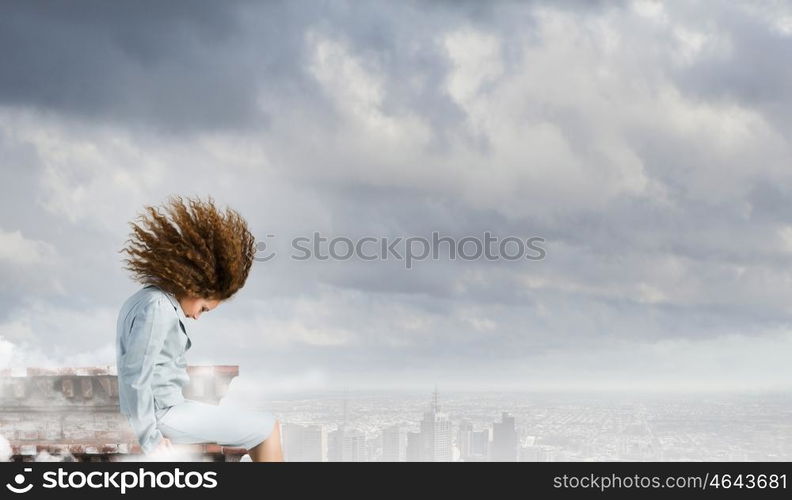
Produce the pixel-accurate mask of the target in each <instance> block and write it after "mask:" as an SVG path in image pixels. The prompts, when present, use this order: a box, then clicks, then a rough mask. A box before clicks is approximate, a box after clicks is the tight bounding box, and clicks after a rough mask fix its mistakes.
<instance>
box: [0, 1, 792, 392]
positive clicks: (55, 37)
mask: <svg viewBox="0 0 792 500" xmlns="http://www.w3.org/2000/svg"><path fill="white" fill-rule="evenodd" d="M309 6H310V8H308V7H309ZM704 8H705V6H701V5H697V4H689V3H673V2H663V3H659V2H634V3H630V4H624V5H618V6H616V5H614V4H607V3H588V2H584V3H583V4H580V3H575V2H572V3H564V4H563V5H560V6H559V5H556V4H550V3H544V2H534V3H522V2H495V3H487V4H481V3H480V2H466V3H458V2H405V3H385V2H372V3H361V4H357V3H356V4H355V5H354V8H352V6H351V5H350V4H346V3H343V2H326V3H321V4H317V3H313V2H311V3H307V4H306V3H300V2H275V3H257V2H233V3H222V4H220V3H216V2H212V3H210V2H207V3H194V2H191V3H190V4H189V8H188V7H187V4H182V3H178V2H169V3H168V4H167V5H160V4H146V3H143V4H140V3H136V4H134V6H132V5H117V4H106V3H82V4H80V5H79V6H78V7H76V6H74V5H71V6H65V5H61V4H59V3H53V4H47V5H46V6H45V5H42V4H28V3H6V4H4V5H3V6H2V7H0V10H1V11H2V12H0V47H2V48H0V51H2V54H1V55H2V58H0V61H2V62H0V161H1V162H2V163H1V164H0V181H2V182H1V183H0V186H1V187H0V193H1V194H2V199H3V208H4V210H2V211H0V235H5V236H6V237H7V240H8V241H10V242H13V244H14V245H16V247H15V248H18V249H22V251H24V250H25V249H30V248H50V249H53V251H54V254H55V255H54V256H50V257H47V258H44V259H43V261H42V262H40V263H34V264H30V263H28V264H26V265H22V264H20V262H21V261H20V259H19V258H16V257H14V256H15V255H17V254H12V253H10V251H8V252H5V253H3V254H0V256H3V257H4V258H0V277H1V278H2V279H3V281H4V283H7V284H8V286H7V287H4V289H3V290H2V292H0V298H2V299H4V300H3V305H2V306H0V336H3V337H4V338H6V339H8V340H9V341H11V342H15V343H18V342H21V341H26V342H29V343H30V345H31V346H32V347H31V348H34V347H35V346H37V345H38V346H46V345H52V344H53V343H54V344H55V345H57V346H58V354H57V355H53V356H52V357H53V359H59V360H62V361H64V362H65V361H67V360H68V359H70V356H71V357H72V358H71V359H80V360H84V361H85V362H96V363H98V364H106V363H107V362H110V361H112V360H105V359H104V356H105V355H106V349H105V348H104V347H103V346H105V344H106V342H107V341H108V340H107V339H102V338H98V337H99V336H100V335H101V334H100V333H99V332H101V331H103V329H105V330H107V331H108V332H110V333H109V334H108V338H111V337H112V333H113V329H114V327H115V325H114V323H113V321H112V311H113V310H115V309H116V308H117V307H118V306H119V305H120V303H121V302H122V301H123V299H124V298H125V297H126V296H127V295H129V294H130V293H132V291H134V288H135V285H134V284H133V283H131V282H130V281H129V280H128V278H127V277H126V276H125V273H124V272H123V271H122V270H121V269H120V256H119V255H118V253H117V250H118V249H120V247H121V246H122V244H123V240H124V239H125V238H126V235H127V232H128V226H127V222H128V221H129V220H131V219H132V217H134V215H135V213H136V212H137V211H138V210H139V209H140V208H141V207H142V206H143V205H144V204H152V203H159V202H160V201H162V200H163V199H164V198H165V197H166V196H167V195H168V194H171V193H180V194H200V195H206V194H212V196H214V197H215V199H217V200H220V201H221V202H223V203H228V204H230V205H232V206H233V207H234V208H236V209H238V210H239V211H240V212H241V213H243V214H244V215H245V216H246V217H247V218H248V220H249V221H250V223H251V225H252V226H253V228H254V231H255V232H256V234H257V236H259V237H264V236H265V235H266V234H275V235H276V237H277V242H278V244H279V245H283V246H284V247H283V248H281V251H282V252H286V251H288V242H289V240H290V239H291V238H292V237H295V236H303V235H310V234H312V233H313V232H314V231H320V232H322V233H323V234H324V235H326V236H332V235H341V236H347V237H350V238H358V237H362V236H375V237H383V236H390V237H393V236H402V237H405V236H411V235H416V236H430V235H431V232H432V231H439V232H441V233H443V234H444V235H448V236H452V237H455V238H461V237H464V236H468V235H473V236H481V235H483V233H484V232H485V231H490V232H492V233H493V234H496V235H498V236H500V237H505V236H508V235H516V236H520V237H523V238H526V237H531V236H541V237H543V238H545V239H546V244H545V247H546V248H547V258H546V259H545V260H543V261H541V262H523V263H511V262H486V261H478V262H464V261H453V262H449V261H439V262H431V261H427V262H418V263H417V264H416V266H415V268H414V269H412V270H410V271H407V270H405V269H404V265H403V263H401V262H394V261H388V262H362V261H356V260H352V261H348V262H319V261H309V262H295V261H291V260H290V259H288V257H287V256H286V255H285V254H281V255H279V257H278V258H277V259H275V260H273V261H270V262H267V263H256V266H255V268H254V272H253V274H252V275H251V278H250V280H249V281H248V284H247V286H246V287H245V289H244V290H243V292H241V293H240V295H239V296H238V297H235V299H234V301H233V302H232V303H229V304H228V305H227V306H225V307H224V308H223V309H221V310H219V311H218V312H217V313H213V315H216V318H215V317H214V316H213V319H211V320H210V319H208V318H207V320H206V321H204V320H202V321H201V322H200V324H198V323H196V336H195V339H194V341H195V344H196V348H195V351H193V353H192V354H193V355H194V359H191V361H192V362H208V363H211V362H218V363H237V362H239V363H241V364H242V365H243V366H244V367H249V368H250V371H249V372H246V373H254V374H257V375H255V376H261V377H266V378H267V379H268V380H272V381H273V383H275V384H276V385H277V380H278V379H279V377H282V380H281V381H282V382H283V383H282V384H281V385H282V386H284V387H285V386H289V387H291V386H292V385H290V384H292V382H289V381H298V382H296V383H303V382H304V383H309V384H321V383H328V384H341V383H346V382H349V381H350V380H352V381H354V380H356V379H360V375H361V374H363V375H365V377H366V378H367V380H370V381H371V383H372V384H376V383H380V382H381V383H383V384H389V383H392V382H393V381H394V380H403V382H404V383H405V384H414V385H416V386H418V385H420V384H422V383H427V382H426V381H427V380H429V378H431V377H436V378H438V379H441V380H445V381H449V382H450V381H455V382H458V383H459V384H460V385H461V384H463V383H472V376H471V374H481V381H480V383H481V384H488V383H489V384H492V385H504V384H506V385H509V384H511V385H519V384H520V383H523V382H525V383H526V384H527V383H529V382H528V381H529V380H533V381H535V380H543V381H544V383H547V384H551V385H552V383H554V382H552V381H553V380H555V381H556V382H557V384H559V385H563V384H567V385H569V386H575V385H576V384H580V383H582V382H581V378H585V379H586V381H587V383H589V382H590V383H591V384H595V385H596V384H601V385H604V386H606V387H607V386H609V385H618V380H619V379H624V378H630V379H631V380H636V381H639V380H640V381H642V383H646V384H649V385H651V384H654V385H655V386H658V387H662V386H674V387H676V386H678V384H679V383H680V382H679V381H680V380H681V379H682V378H683V377H684V376H689V377H693V378H696V379H697V380H699V381H700V383H701V384H702V385H703V386H708V387H709V386H710V385H717V384H718V383H720V384H722V385H728V384H731V383H732V382H734V377H736V376H738V375H739V376H741V377H745V376H746V374H749V373H753V374H754V375H752V376H751V377H749V378H750V379H751V380H755V383H756V384H759V385H761V384H764V385H766V386H775V385H778V384H788V383H789V382H790V374H789V373H788V370H787V369H785V368H783V367H782V366H781V364H780V363H781V362H780V360H778V359H777V358H775V357H773V356H772V355H771V354H772V352H774V351H775V350H777V349H783V348H785V347H786V346H788V335H787V334H786V333H785V332H786V331H787V329H788V326H789V320H790V307H789V306H788V304H789V303H790V300H792V293H790V288H789V282H790V271H789V269H790V266H789V264H790V260H791V258H792V225H790V222H789V217H788V215H787V213H788V212H789V201H788V200H789V199H790V198H789V194H790V189H791V188H792V172H790V171H789V169H788V163H789V157H790V144H789V140H788V138H787V135H786V134H785V133H784V130H786V129H787V128H788V127H787V125H788V115H789V113H785V112H784V110H788V109H789V106H790V102H789V99H788V98H787V97H786V95H784V93H783V89H784V88H785V86H784V82H786V81H787V80H788V77H789V75H788V70H786V69H785V68H784V66H783V64H781V61H782V60H783V57H781V55H780V54H783V53H784V51H785V50H784V49H785V48H787V46H788V44H789V43H790V41H789V40H790V33H789V32H788V31H784V30H785V29H788V25H785V24H783V22H782V21H781V20H783V19H785V18H789V16H790V13H789V12H788V11H787V10H785V9H786V7H784V6H783V5H777V6H775V7H773V9H776V10H774V11H772V12H771V11H766V10H762V9H759V8H756V7H755V6H751V5H748V4H742V3H735V4H732V3H729V4H726V3H723V4H719V5H718V6H717V8H715V9H714V11H713V10H712V8H711V7H706V8H707V12H709V13H711V14H712V16H711V21H710V22H709V23H703V24H702V23H701V22H700V19H701V17H702V14H701V12H700V10H701V9H704ZM768 8H769V7H768ZM784 16H786V17H784ZM784 26H787V28H784ZM746 60H751V61H754V63H755V65H754V66H751V65H747V64H743V63H742V61H746ZM756 68H759V69H760V70H757V69H756ZM17 232H19V235H20V236H19V237H18V236H16V233H17ZM9 248H10V247H9ZM15 259H16V260H15ZM26 266H27V267H26ZM223 310H225V311H226V312H225V313H223V312H222V311H223ZM39 316H41V317H42V318H43V320H42V321H40V322H37V321H35V318H36V317H39ZM91 316H93V317H96V318H97V322H100V323H98V324H97V325H93V326H92V327H91V328H87V329H85V328H83V329H80V327H79V326H76V325H74V323H75V322H81V321H85V318H87V317H91ZM72 329H80V332H79V334H74V335H70V334H69V332H70V331H72ZM216 331H223V332H225V333H226V335H223V336H222V338H221V337H219V336H216V335H214V333H215V332H216ZM228 335H230V336H231V337H230V338H232V339H233V341H229V337H228ZM66 337H68V338H70V341H69V342H64V341H63V340H61V339H63V338H66ZM752 343H753V344H752ZM750 345H753V347H751V348H748V347H747V346H750ZM240 346H245V349H244V351H245V352H244V353H240V349H239V347H240ZM715 351H717V355H713V356H714V357H715V358H717V359H718V360H720V361H712V360H709V361H708V358H707V352H715ZM740 352H745V353H747V355H749V356H750V359H744V360H743V361H742V362H741V363H742V364H741V365H740V366H741V368H740V369H739V370H736V371H734V372H729V368H728V367H727V366H726V364H728V362H734V360H735V359H738V358H739V353H740ZM764 355H767V357H768V359H770V360H771V361H769V362H768V363H764V362H763V361H762V359H761V358H762V356H764ZM664 356H665V357H664ZM669 357H670V358H669ZM673 357H676V358H678V359H679V361H678V362H677V364H676V365H674V362H673V361H672V359H671V358H673ZM221 358H222V359H221ZM263 359H266V360H267V362H266V363H265V362H264V361H263ZM718 363H723V365H719V364H718ZM674 366H675V367H676V368H674ZM672 368H674V369H676V370H677V371H676V372H674V373H675V374H673V376H672V375H671V374H669V372H668V370H671V369H672ZM774 370H775V371H774ZM730 377H731V378H730ZM299 381H303V382H299ZM463 381H464V382H463ZM636 383H637V382H636Z"/></svg>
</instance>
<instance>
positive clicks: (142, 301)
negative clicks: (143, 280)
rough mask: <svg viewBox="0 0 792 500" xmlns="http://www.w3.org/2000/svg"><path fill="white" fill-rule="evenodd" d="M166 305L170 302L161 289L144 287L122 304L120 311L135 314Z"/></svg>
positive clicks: (151, 286) (153, 286)
mask: <svg viewBox="0 0 792 500" xmlns="http://www.w3.org/2000/svg"><path fill="white" fill-rule="evenodd" d="M168 304H170V301H169V300H168V297H167V295H166V294H165V292H164V291H163V290H162V289H161V288H159V287H157V286H155V285H146V286H144V287H142V288H141V289H140V290H138V291H137V292H135V293H134V294H132V295H131V296H130V297H129V298H128V299H127V300H126V301H125V302H124V304H123V306H121V311H122V312H124V311H126V312H127V313H129V312H133V311H135V312H137V311H140V310H143V309H151V308H153V307H158V306H165V305H168Z"/></svg>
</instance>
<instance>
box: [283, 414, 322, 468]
mask: <svg viewBox="0 0 792 500" xmlns="http://www.w3.org/2000/svg"><path fill="white" fill-rule="evenodd" d="M282 428H283V454H284V457H283V458H284V459H285V460H286V461H288V462H327V433H326V431H325V427H324V426H323V425H300V424H293V423H286V424H284V425H283V427H282Z"/></svg>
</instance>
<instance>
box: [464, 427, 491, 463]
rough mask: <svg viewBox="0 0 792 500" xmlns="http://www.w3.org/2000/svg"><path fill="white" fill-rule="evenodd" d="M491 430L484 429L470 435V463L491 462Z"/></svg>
mask: <svg viewBox="0 0 792 500" xmlns="http://www.w3.org/2000/svg"><path fill="white" fill-rule="evenodd" d="M489 444H490V430H489V429H482V430H480V431H472V432H471V433H470V455H469V456H468V461H469V462H486V461H488V460H489V448H490V446H489Z"/></svg>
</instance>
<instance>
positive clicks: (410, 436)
mask: <svg viewBox="0 0 792 500" xmlns="http://www.w3.org/2000/svg"><path fill="white" fill-rule="evenodd" d="M405 459H406V460H407V461H408V462H424V461H425V460H424V459H423V438H422V434H421V433H420V432H408V433H407V451H406V452H405Z"/></svg>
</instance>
